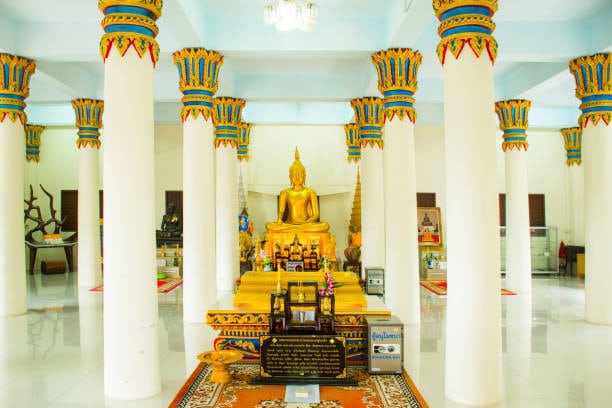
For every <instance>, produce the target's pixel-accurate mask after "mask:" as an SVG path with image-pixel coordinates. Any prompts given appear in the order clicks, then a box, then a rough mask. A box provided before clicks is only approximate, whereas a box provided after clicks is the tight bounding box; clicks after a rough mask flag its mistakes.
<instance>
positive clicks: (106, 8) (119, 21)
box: [98, 0, 163, 65]
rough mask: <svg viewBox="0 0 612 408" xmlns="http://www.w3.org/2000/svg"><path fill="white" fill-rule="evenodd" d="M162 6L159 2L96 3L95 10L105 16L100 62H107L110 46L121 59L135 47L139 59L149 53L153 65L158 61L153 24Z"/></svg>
mask: <svg viewBox="0 0 612 408" xmlns="http://www.w3.org/2000/svg"><path fill="white" fill-rule="evenodd" d="M162 4H163V1H162V0H98V9H100V11H102V12H103V13H104V18H103V19H102V28H103V29H104V35H103V36H102V39H101V40H100V54H102V59H103V60H104V61H106V58H108V54H109V53H110V50H111V49H112V48H113V45H115V47H116V48H117V51H119V54H121V56H123V55H125V53H126V52H127V50H128V49H129V48H130V47H134V50H136V52H137V53H138V55H139V56H140V57H141V58H142V56H143V55H144V54H145V53H147V52H148V53H149V55H150V56H151V61H152V62H153V65H155V64H156V63H157V60H158V59H159V45H158V44H157V41H155V37H156V36H157V33H158V31H159V30H158V28H157V25H156V24H155V21H157V19H158V18H159V17H160V16H161V12H162Z"/></svg>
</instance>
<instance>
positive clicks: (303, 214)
mask: <svg viewBox="0 0 612 408" xmlns="http://www.w3.org/2000/svg"><path fill="white" fill-rule="evenodd" d="M289 180H291V187H290V188H286V189H284V190H283V191H281V193H280V198H279V201H278V218H277V220H276V221H275V222H269V223H267V224H266V231H269V232H287V231H300V232H326V231H328V230H329V224H328V223H326V222H321V221H319V203H318V201H317V193H316V192H315V191H314V190H313V189H311V188H309V187H306V186H305V185H304V182H305V181H306V169H305V168H304V166H303V165H302V163H301V162H300V153H299V152H298V149H297V147H296V148H295V160H294V161H293V164H292V165H291V167H290V168H289ZM285 211H286V216H285Z"/></svg>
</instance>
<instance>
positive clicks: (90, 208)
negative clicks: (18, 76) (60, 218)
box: [72, 99, 104, 288]
mask: <svg viewBox="0 0 612 408" xmlns="http://www.w3.org/2000/svg"><path fill="white" fill-rule="evenodd" d="M72 107H73V108H74V110H75V113H76V125H77V127H78V128H79V130H78V135H79V139H78V140H77V148H78V149H79V192H78V203H79V206H78V219H79V227H78V237H79V247H78V248H79V258H78V268H77V269H78V273H79V286H80V287H89V288H92V287H95V286H97V285H100V284H101V283H102V268H101V264H100V260H101V253H100V198H99V194H100V193H99V188H100V187H99V179H100V174H99V158H98V156H99V149H100V140H99V136H100V132H99V130H98V129H99V128H100V127H101V126H102V111H103V109H104V102H103V101H96V100H92V99H75V100H73V101H72Z"/></svg>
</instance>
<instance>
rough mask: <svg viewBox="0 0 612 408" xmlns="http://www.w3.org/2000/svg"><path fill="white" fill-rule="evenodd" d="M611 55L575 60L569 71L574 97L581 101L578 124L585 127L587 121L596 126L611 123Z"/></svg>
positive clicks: (605, 54) (571, 62) (598, 55)
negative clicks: (599, 123)
mask: <svg viewBox="0 0 612 408" xmlns="http://www.w3.org/2000/svg"><path fill="white" fill-rule="evenodd" d="M611 69H612V53H603V54H595V55H590V56H586V57H579V58H576V59H574V60H572V61H570V63H569V70H570V72H571V73H572V75H574V79H575V81H576V97H577V98H578V99H580V100H581V101H582V103H581V104H580V110H581V111H582V114H581V115H580V117H579V118H578V124H579V125H580V126H581V127H583V128H584V127H585V126H586V125H587V123H589V120H590V121H591V122H592V123H593V125H597V123H598V122H599V120H600V119H601V120H603V121H604V123H605V124H606V125H609V124H610V123H611V122H612V72H610V71H611Z"/></svg>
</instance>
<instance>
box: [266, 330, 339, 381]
mask: <svg viewBox="0 0 612 408" xmlns="http://www.w3.org/2000/svg"><path fill="white" fill-rule="evenodd" d="M259 344H260V361H261V367H260V376H261V378H264V379H265V378H275V379H287V380H292V379H306V378H315V379H325V378H335V379H338V378H346V348H345V338H344V337H341V336H334V335H321V334H317V335H292V334H282V335H265V336H260V338H259Z"/></svg>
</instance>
